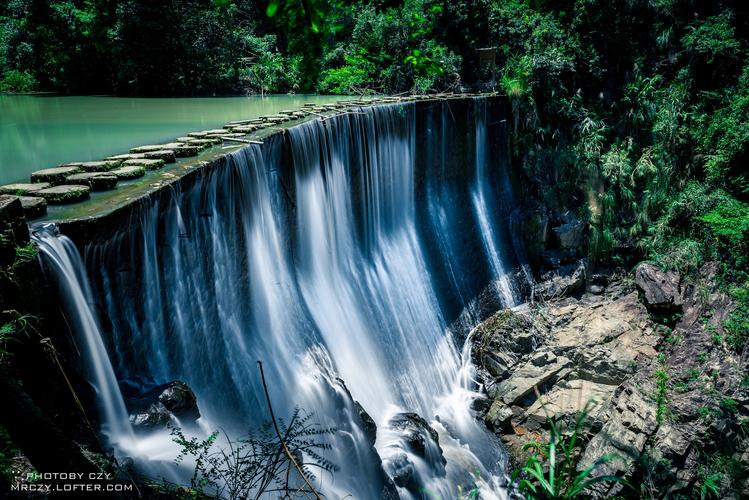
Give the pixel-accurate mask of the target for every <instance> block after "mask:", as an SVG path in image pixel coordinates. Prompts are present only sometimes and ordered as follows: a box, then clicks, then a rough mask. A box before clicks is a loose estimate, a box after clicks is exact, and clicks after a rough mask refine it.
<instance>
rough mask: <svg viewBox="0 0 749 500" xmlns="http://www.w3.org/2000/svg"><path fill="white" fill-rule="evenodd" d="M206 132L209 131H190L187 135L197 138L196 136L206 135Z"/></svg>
mask: <svg viewBox="0 0 749 500" xmlns="http://www.w3.org/2000/svg"><path fill="white" fill-rule="evenodd" d="M206 134H207V132H190V133H189V134H187V135H189V136H190V137H193V138H196V137H205V136H206Z"/></svg>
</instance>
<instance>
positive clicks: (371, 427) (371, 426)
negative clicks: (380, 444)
mask: <svg viewBox="0 0 749 500" xmlns="http://www.w3.org/2000/svg"><path fill="white" fill-rule="evenodd" d="M354 409H355V410H356V414H357V415H358V416H359V420H360V421H361V424H362V428H363V429H364V432H365V434H366V435H367V439H368V440H369V444H371V445H372V446H374V444H375V442H376V441H377V424H376V423H375V421H374V419H373V418H372V417H371V416H370V415H369V413H367V410H365V409H364V407H363V406H362V405H361V404H359V402H358V401H354Z"/></svg>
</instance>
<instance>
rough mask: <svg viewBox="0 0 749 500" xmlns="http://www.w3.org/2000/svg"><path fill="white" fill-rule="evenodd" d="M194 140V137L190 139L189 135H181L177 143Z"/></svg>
mask: <svg viewBox="0 0 749 500" xmlns="http://www.w3.org/2000/svg"><path fill="white" fill-rule="evenodd" d="M193 139H195V138H194V137H190V136H189V135H183V136H182V137H177V140H178V141H179V142H187V141H191V140H193Z"/></svg>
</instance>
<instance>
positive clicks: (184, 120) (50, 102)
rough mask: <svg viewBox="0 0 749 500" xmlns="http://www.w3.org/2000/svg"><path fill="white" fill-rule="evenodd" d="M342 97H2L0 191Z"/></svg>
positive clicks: (0, 107) (0, 112) (0, 109)
mask: <svg viewBox="0 0 749 500" xmlns="http://www.w3.org/2000/svg"><path fill="white" fill-rule="evenodd" d="M344 98H345V97H341V96H314V95H274V96H265V97H260V96H252V97H205V98H148V99H146V98H122V97H103V96H86V97H48V96H3V95H0V184H5V183H8V182H16V181H23V182H28V177H29V174H30V173H31V172H33V171H34V170H39V169H41V168H46V167H53V166H55V165H58V164H60V163H66V162H71V161H90V160H97V159H100V158H103V157H105V156H109V155H113V154H119V153H126V152H127V150H128V149H130V148H131V147H134V146H140V145H144V144H158V143H160V142H166V141H169V140H171V139H174V138H175V137H179V136H180V135H184V134H186V133H188V132H195V131H198V130H203V129H208V128H216V127H221V126H223V125H224V124H226V123H227V122H229V121H232V120H240V119H245V118H253V117H257V116H260V115H264V114H270V113H276V112H278V111H281V110H283V109H293V108H298V107H300V106H301V105H302V104H304V103H305V102H316V103H326V102H332V101H335V100H339V99H344Z"/></svg>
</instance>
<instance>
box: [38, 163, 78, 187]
mask: <svg viewBox="0 0 749 500" xmlns="http://www.w3.org/2000/svg"><path fill="white" fill-rule="evenodd" d="M81 170H82V169H81V167H80V163H79V164H75V165H62V166H59V167H53V168H45V169H43V170H37V171H36V172H33V173H32V174H31V182H46V183H49V184H51V185H53V186H56V185H58V184H63V183H64V182H65V178H66V177H67V176H69V175H73V174H77V173H78V172H80V171H81Z"/></svg>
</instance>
